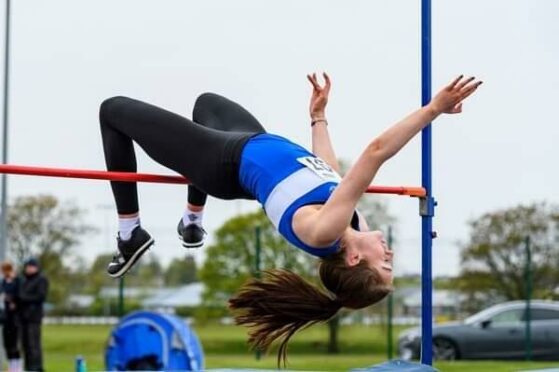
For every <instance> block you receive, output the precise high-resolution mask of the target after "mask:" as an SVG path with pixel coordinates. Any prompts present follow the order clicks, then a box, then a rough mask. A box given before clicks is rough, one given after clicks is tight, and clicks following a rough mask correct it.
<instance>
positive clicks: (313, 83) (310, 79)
mask: <svg viewBox="0 0 559 372" xmlns="http://www.w3.org/2000/svg"><path fill="white" fill-rule="evenodd" d="M307 79H308V80H309V81H310V82H311V84H312V86H313V88H314V90H320V86H319V85H318V83H317V82H316V80H315V79H314V78H313V76H311V75H307Z"/></svg>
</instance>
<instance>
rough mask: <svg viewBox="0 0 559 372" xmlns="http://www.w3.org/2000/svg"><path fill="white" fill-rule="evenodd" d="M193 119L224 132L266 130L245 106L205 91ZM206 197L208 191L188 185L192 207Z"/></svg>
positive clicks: (194, 207)
mask: <svg viewBox="0 0 559 372" xmlns="http://www.w3.org/2000/svg"><path fill="white" fill-rule="evenodd" d="M192 120H193V121H194V122H195V123H198V124H200V125H203V126H205V127H207V128H212V129H216V130H219V131H224V132H245V133H265V132H266V130H265V129H264V127H263V126H262V124H260V122H259V121H258V120H257V119H256V118H255V117H254V116H253V115H252V114H251V113H250V112H248V111H247V110H246V109H245V108H244V107H242V106H241V105H239V104H238V103H236V102H233V101H231V100H230V99H227V98H225V97H223V96H220V95H218V94H215V93H204V94H202V95H200V96H199V97H198V98H197V99H196V102H195V104H194V109H193V111H192ZM206 198H207V195H206V193H204V192H203V191H201V190H199V189H198V188H197V187H196V186H194V185H190V186H189V187H188V204H189V205H190V206H192V209H198V208H196V207H200V206H204V205H205V204H206Z"/></svg>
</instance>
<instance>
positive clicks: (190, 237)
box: [177, 218, 206, 248]
mask: <svg viewBox="0 0 559 372" xmlns="http://www.w3.org/2000/svg"><path fill="white" fill-rule="evenodd" d="M177 232H178V233H179V240H180V241H181V243H182V246H183V247H184V248H199V247H201V246H202V245H204V238H205V236H206V230H204V229H203V228H202V226H200V225H198V224H195V223H189V224H188V225H186V226H185V225H184V222H182V218H181V220H180V221H179V225H178V226H177Z"/></svg>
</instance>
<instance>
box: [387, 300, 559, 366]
mask: <svg viewBox="0 0 559 372" xmlns="http://www.w3.org/2000/svg"><path fill="white" fill-rule="evenodd" d="M526 315H527V314H526V302H524V301H513V302H505V303H502V304H499V305H495V306H492V307H490V308H487V309H485V310H483V311H481V312H479V313H477V314H475V315H472V316H471V317H469V318H467V319H465V320H464V321H462V322H454V323H445V324H440V325H434V326H433V357H434V358H436V359H442V360H452V359H522V358H524V357H525V352H526V338H525V337H526V331H525V330H526V319H527V318H526ZM530 319H531V322H530V328H531V332H530V333H531V340H532V348H531V349H532V357H533V358H534V359H551V360H559V302H557V301H540V300H538V301H531V305H530ZM420 345H421V336H420V330H419V328H413V329H409V330H407V331H404V332H402V334H401V335H400V337H399V339H398V348H399V352H400V357H401V358H402V359H406V360H409V359H417V358H419V355H420Z"/></svg>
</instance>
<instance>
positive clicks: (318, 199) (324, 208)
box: [100, 74, 482, 361]
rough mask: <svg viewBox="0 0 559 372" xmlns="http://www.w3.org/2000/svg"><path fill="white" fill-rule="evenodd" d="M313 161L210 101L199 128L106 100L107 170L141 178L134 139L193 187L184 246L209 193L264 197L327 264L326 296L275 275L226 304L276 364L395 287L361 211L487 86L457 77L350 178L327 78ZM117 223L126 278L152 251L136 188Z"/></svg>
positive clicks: (209, 97)
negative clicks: (308, 332)
mask: <svg viewBox="0 0 559 372" xmlns="http://www.w3.org/2000/svg"><path fill="white" fill-rule="evenodd" d="M307 78H308V80H309V81H310V83H311V84H312V87H313V91H312V96H311V100H310V117H311V125H310V126H311V131H312V152H310V151H308V150H306V149H305V148H303V147H302V146H300V145H298V144H295V143H293V142H291V141H289V140H288V139H286V138H284V137H280V136H277V135H274V134H269V133H267V132H266V130H265V129H264V128H263V127H262V125H261V124H260V123H259V122H258V120H256V119H255V118H254V117H253V116H252V115H251V114H250V113H249V112H248V111H246V110H245V109H244V108H243V107H241V106H240V105H238V104H236V103H235V102H232V101H230V100H228V99H226V98H224V97H221V96H219V95H216V94H212V93H206V94H203V95H201V96H200V97H199V98H198V99H197V100H196V103H195V105H194V112H193V118H192V119H193V120H192V121H191V120H189V119H186V118H184V117H181V116H179V115H176V114H174V113H171V112H169V111H166V110H163V109H161V108H158V107H155V106H152V105H150V104H147V103H144V102H140V101H137V100H134V99H130V98H126V97H114V98H110V99H107V100H106V101H104V102H103V103H102V105H101V108H100V122H101V133H102V138H103V148H104V153H105V160H106V164H107V169H108V170H109V171H127V172H136V158H135V154H134V147H133V142H136V143H137V144H138V145H139V146H140V147H142V148H143V149H144V151H145V152H146V153H147V154H148V155H149V156H150V157H151V158H153V159H154V160H155V161H157V162H158V163H160V164H162V165H164V166H166V167H168V168H170V169H172V170H174V171H175V172H177V173H179V174H181V175H183V176H184V177H186V178H188V179H189V180H190V181H191V182H192V184H191V185H189V186H188V204H187V207H186V210H185V212H184V215H183V217H182V218H181V219H180V221H179V223H178V228H177V230H178V235H179V237H180V239H181V241H182V244H183V246H185V247H200V246H201V245H202V244H203V240H204V235H205V231H204V230H203V228H202V214H203V209H204V205H205V203H206V198H207V195H211V196H214V197H217V198H220V199H256V200H257V201H258V202H259V203H260V204H261V205H262V206H263V207H264V210H265V212H266V215H267V216H268V218H269V219H270V221H271V222H272V224H273V225H274V226H275V227H276V228H277V230H278V231H279V233H280V234H281V235H282V236H283V237H284V238H285V239H286V240H287V241H288V242H289V243H291V244H292V245H293V246H295V247H297V248H299V249H301V250H302V251H305V252H306V253H309V254H311V255H313V256H316V257H319V258H320V268H319V276H320V280H321V282H322V284H323V285H324V287H325V289H326V291H324V290H320V289H318V288H317V287H315V286H314V285H312V284H310V283H308V282H307V281H305V280H304V279H303V278H301V277H300V276H298V275H297V274H295V273H292V272H290V271H287V270H280V269H274V270H268V271H267V272H266V273H265V275H264V278H263V279H261V280H256V279H255V280H251V281H250V282H248V283H247V284H245V285H244V286H243V288H241V290H240V292H239V293H238V294H237V295H236V296H235V297H234V298H232V299H231V300H230V301H229V305H230V308H231V309H232V310H233V311H234V313H235V318H236V321H237V323H238V324H243V325H247V326H249V327H251V328H252V330H251V333H250V339H249V342H250V343H251V344H252V346H254V347H256V348H258V349H260V350H265V349H267V348H268V346H269V345H270V344H271V343H272V342H273V341H274V340H276V339H281V340H282V341H281V346H280V348H279V351H278V361H279V360H280V359H281V358H283V359H284V360H285V357H286V351H287V342H288V341H289V339H290V337H291V336H292V335H293V334H294V333H295V332H296V331H297V330H299V329H301V328H304V327H306V326H309V325H312V324H314V323H317V322H320V321H326V320H328V319H329V318H331V317H332V316H334V315H335V314H336V313H337V312H338V310H340V309H341V308H342V307H345V308H349V309H360V308H364V307H366V306H369V305H371V304H374V303H376V302H378V301H380V300H381V299H383V298H384V297H385V296H386V295H387V294H388V293H390V291H391V290H392V251H391V250H390V249H389V247H388V246H387V244H386V241H385V239H384V237H383V235H382V233H381V232H379V231H370V230H369V227H368V226H367V223H366V222H365V220H364V219H363V218H362V217H361V216H360V214H359V213H358V212H357V211H356V209H355V208H356V205H357V202H358V201H359V199H360V198H361V196H362V195H363V193H364V192H365V190H366V189H367V187H368V186H369V185H370V183H371V181H372V180H373V178H374V176H375V174H376V173H377V171H378V170H379V168H380V167H381V166H382V165H383V164H384V162H386V161H387V160H388V159H390V158H391V157H392V156H394V155H395V154H396V153H397V152H398V151H399V150H400V149H401V148H402V147H403V146H404V145H405V144H406V143H408V141H409V140H410V139H411V138H413V137H414V136H415V135H416V134H417V133H419V132H420V131H421V130H422V129H423V128H424V127H425V126H426V125H428V124H429V123H430V122H432V121H433V120H434V119H436V118H437V117H438V116H439V115H441V114H443V113H446V114H457V113H460V112H462V101H463V100H464V99H465V98H466V97H468V96H470V95H471V94H472V93H474V92H475V91H476V89H477V88H478V87H479V86H480V85H481V83H482V82H481V81H476V80H475V79H474V78H473V77H471V78H468V79H464V78H463V76H459V77H457V78H456V79H455V80H454V81H452V82H451V83H450V84H449V85H447V86H445V87H444V88H443V89H442V90H441V91H440V92H439V93H438V94H437V95H436V96H435V97H434V98H433V99H432V100H431V102H430V103H429V104H427V105H426V106H424V107H422V108H420V109H418V110H417V111H415V112H413V113H411V114H410V115H408V116H407V117H405V118H404V119H402V120H401V121H399V122H397V123H396V124H394V125H392V126H391V127H389V128H388V129H386V130H385V131H384V132H383V133H382V134H380V135H379V136H377V137H375V138H374V139H373V140H372V141H371V142H370V143H369V145H368V146H367V147H366V148H365V149H364V151H363V152H362V154H361V156H360V157H359V158H358V159H357V161H356V162H355V164H354V165H353V166H352V167H351V169H350V170H349V171H348V172H347V173H346V174H345V175H344V176H343V177H340V176H339V175H338V172H339V165H338V161H337V159H336V155H335V153H334V149H333V148H332V144H331V142H330V138H329V134H328V121H327V119H326V116H325V108H326V104H327V102H328V95H329V92H330V86H331V83H330V79H329V77H328V75H326V74H324V80H325V84H324V85H323V86H321V85H320V84H319V82H318V80H317V77H316V74H313V75H309V76H307ZM111 187H112V190H113V194H114V198H115V201H116V207H117V211H118V216H119V236H118V238H117V244H118V253H117V255H115V256H114V258H113V260H112V261H111V262H110V263H109V265H108V268H107V271H108V274H109V275H110V276H112V277H120V276H122V275H124V274H125V273H126V272H127V271H128V270H129V269H130V268H131V267H132V265H134V263H135V262H136V261H137V260H138V259H139V258H140V257H141V255H142V254H143V253H144V252H145V251H146V250H147V249H148V248H149V247H150V246H151V245H152V244H153V241H154V240H153V238H152V237H151V236H150V235H149V234H148V232H147V231H146V230H144V229H143V228H142V226H141V225H140V216H139V207H138V194H137V189H136V184H135V183H128V182H118V181H113V182H111Z"/></svg>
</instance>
